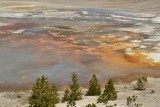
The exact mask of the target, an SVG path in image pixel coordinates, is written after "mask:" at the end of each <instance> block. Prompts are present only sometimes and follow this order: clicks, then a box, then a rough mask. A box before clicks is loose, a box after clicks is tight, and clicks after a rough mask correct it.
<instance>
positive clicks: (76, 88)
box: [62, 73, 82, 107]
mask: <svg viewBox="0 0 160 107" xmlns="http://www.w3.org/2000/svg"><path fill="white" fill-rule="evenodd" d="M71 78H72V84H70V85H69V89H67V90H66V91H65V93H64V97H63V99H62V102H65V101H68V105H71V107H72V106H73V105H75V104H74V103H75V102H74V101H78V100H81V99H82V90H81V89H80V85H79V83H78V78H77V74H76V73H73V74H72V77H71Z"/></svg>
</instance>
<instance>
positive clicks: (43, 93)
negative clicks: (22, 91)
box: [28, 76, 59, 107]
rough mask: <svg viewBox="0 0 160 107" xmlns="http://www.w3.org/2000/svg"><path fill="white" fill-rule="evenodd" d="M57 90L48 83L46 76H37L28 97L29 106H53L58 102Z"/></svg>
mask: <svg viewBox="0 0 160 107" xmlns="http://www.w3.org/2000/svg"><path fill="white" fill-rule="evenodd" d="M58 96H59V95H58V90H57V88H56V87H55V86H54V85H53V86H52V87H51V86H50V85H49V83H48V78H46V77H45V76H42V77H41V78H38V79H37V81H36V84H35V85H34V86H33V88H32V94H31V96H30V97H29V102H28V103H29V107H55V105H56V104H57V103H58V102H59V97H58Z"/></svg>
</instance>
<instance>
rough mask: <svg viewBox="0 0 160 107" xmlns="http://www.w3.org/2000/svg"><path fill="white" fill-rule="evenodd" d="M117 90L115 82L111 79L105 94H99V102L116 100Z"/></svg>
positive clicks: (106, 86)
mask: <svg viewBox="0 0 160 107" xmlns="http://www.w3.org/2000/svg"><path fill="white" fill-rule="evenodd" d="M116 99H117V92H116V89H115V87H114V82H113V81H112V80H111V79H109V81H108V83H107V84H106V85H105V90H104V91H103V94H102V95H100V96H99V98H98V103H108V101H109V100H116Z"/></svg>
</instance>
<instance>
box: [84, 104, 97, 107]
mask: <svg viewBox="0 0 160 107" xmlns="http://www.w3.org/2000/svg"><path fill="white" fill-rule="evenodd" d="M85 107H97V106H96V105H95V104H94V103H92V104H88V105H86V106H85Z"/></svg>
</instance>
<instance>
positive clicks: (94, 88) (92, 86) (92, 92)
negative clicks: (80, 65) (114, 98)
mask: <svg viewBox="0 0 160 107" xmlns="http://www.w3.org/2000/svg"><path fill="white" fill-rule="evenodd" d="M100 94H101V87H100V85H99V84H98V79H97V77H96V75H95V74H94V75H93V76H92V79H91V80H90V83H89V89H88V91H87V93H86V95H87V96H96V95H100Z"/></svg>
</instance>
